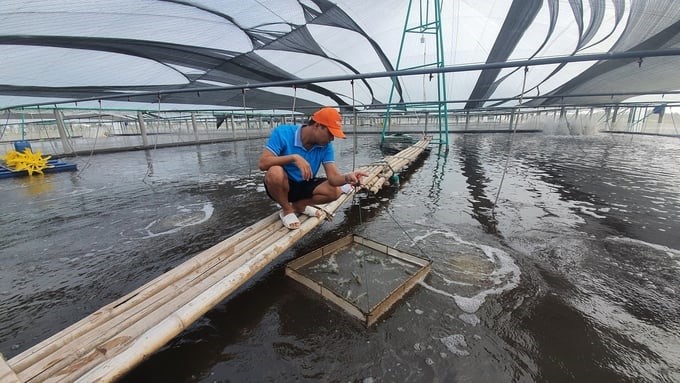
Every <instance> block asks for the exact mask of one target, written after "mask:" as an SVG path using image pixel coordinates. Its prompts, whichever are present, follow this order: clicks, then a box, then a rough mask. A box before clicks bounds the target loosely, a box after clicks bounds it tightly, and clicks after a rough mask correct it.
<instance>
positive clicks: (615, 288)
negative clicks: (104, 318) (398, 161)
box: [0, 134, 680, 382]
mask: <svg viewBox="0 0 680 383" xmlns="http://www.w3.org/2000/svg"><path fill="white" fill-rule="evenodd" d="M360 138H361V139H360V140H358V146H357V151H356V153H355V152H354V150H353V145H352V140H351V139H350V140H345V141H341V142H337V141H336V145H337V147H338V148H337V149H338V150H337V151H338V153H339V154H338V156H339V160H338V162H339V163H338V165H339V167H340V168H341V169H342V170H346V171H347V170H349V169H351V168H352V164H353V163H356V164H357V165H363V164H368V163H371V162H373V161H378V160H380V159H381V153H380V151H379V148H378V145H377V143H378V137H376V136H361V137H360ZM450 142H451V145H450V148H449V151H448V152H446V151H445V150H438V148H437V147H434V148H433V150H432V151H431V152H430V153H429V155H428V156H427V157H425V158H424V160H423V161H421V162H418V163H416V164H414V165H413V166H412V167H411V169H409V171H408V172H406V173H404V174H403V175H402V179H401V182H400V184H399V185H398V186H393V187H390V188H388V189H387V190H384V191H383V192H381V193H380V194H379V195H377V196H367V195H362V196H361V197H360V198H359V197H357V198H356V199H355V200H354V201H353V202H352V203H350V204H346V205H345V206H344V207H343V208H341V209H340V213H339V214H338V215H337V216H336V218H335V220H334V221H333V222H332V223H324V224H323V225H321V226H320V227H318V228H317V229H315V230H314V231H313V232H312V233H310V234H308V235H307V236H306V237H305V238H303V239H302V240H301V241H300V242H298V243H297V244H296V245H295V246H293V248H291V249H290V250H289V251H287V252H285V253H284V254H282V255H281V256H280V257H279V258H278V259H277V260H276V261H275V262H274V263H273V264H272V265H271V266H270V267H268V268H267V269H266V270H265V271H264V272H263V273H261V274H260V275H258V276H257V277H256V278H255V279H254V280H253V281H251V282H249V283H247V284H246V285H245V286H243V287H242V288H241V289H240V290H239V291H238V292H237V293H236V294H234V295H233V296H232V297H231V298H229V299H227V300H225V301H224V302H222V303H221V304H219V305H218V306H217V307H215V308H214V309H213V310H211V311H210V312H208V313H207V314H206V315H205V316H203V317H202V318H201V319H199V320H198V321H197V322H196V323H195V324H194V325H192V326H191V327H190V328H189V329H188V330H187V331H185V332H184V333H182V334H181V335H180V336H179V337H177V338H176V339H174V340H173V341H172V342H170V343H169V344H168V345H167V346H165V347H164V348H163V349H162V350H161V351H159V352H158V353H156V354H154V355H153V356H151V357H150V358H149V359H148V360H147V361H146V362H144V363H142V364H141V365H140V366H138V367H137V368H135V369H134V370H133V371H131V373H130V374H129V375H128V376H127V377H126V378H125V379H124V380H123V381H125V382H140V381H144V382H215V381H218V382H223V381H235V382H240V381H257V382H260V381H365V382H371V381H372V382H393V381H413V382H433V381H445V382H451V381H494V382H555V381H558V382H605V381H607V382H609V381H616V382H676V381H680V369H679V368H678V366H680V335H679V334H680V319H679V318H680V303H678V302H680V300H679V299H678V293H679V291H678V286H680V284H679V283H678V282H680V239H679V238H678V236H677V235H676V233H677V232H678V231H680V187H679V186H678V185H679V183H678V181H679V180H680V166H679V165H680V154H679V153H680V150H679V149H680V140H676V139H669V138H659V137H640V136H636V137H630V136H608V135H597V136H548V135H543V134H520V135H517V136H516V137H515V140H514V142H513V144H512V148H511V149H512V150H511V157H510V161H509V162H508V166H507V169H506V168H505V164H506V155H507V153H508V149H510V142H509V136H508V135H501V134H496V135H494V134H470V135H452V136H451V139H450ZM262 144H263V141H262V140H249V141H241V142H231V143H223V144H211V145H201V146H187V147H181V148H171V149H157V150H152V151H137V152H122V153H115V154H106V155H96V156H91V157H78V158H75V159H73V161H74V162H77V163H78V166H79V169H81V170H80V172H78V173H60V174H54V175H49V176H45V177H34V178H25V179H13V180H0V192H1V193H2V195H3V198H2V200H1V201H0V205H1V206H2V215H1V216H0V232H1V233H2V242H1V244H0V312H1V313H2V316H1V317H0V351H1V352H2V353H3V354H4V355H5V357H6V358H11V357H12V356H14V355H16V354H18V353H20V352H21V351H23V350H25V349H27V348H29V347H31V346H32V345H34V344H36V343H38V342H39V341H41V340H43V339H45V338H47V337H48V336H50V335H52V334H54V333H55V332H57V331H59V330H61V329H63V328H65V327H66V326H68V325H69V324H71V323H74V322H76V321H77V320H79V319H81V318H83V317H85V316H86V315H87V314H89V313H91V312H92V311H94V310H96V309H98V308H99V307H101V306H103V305H105V304H107V303H109V302H111V301H113V300H115V299H116V298H118V297H120V296H122V295H124V294H125V293H127V292H129V291H131V290H133V289H134V288H136V287H138V286H140V285H142V284H144V283H146V282H147V281H149V280H151V279H153V278H154V277H156V276H157V275H159V274H161V273H163V272H165V271H167V270H169V269H171V268H172V267H174V266H176V265H178V264H180V263H181V262H183V261H185V260H187V259H189V258H190V257H191V256H192V255H195V254H196V253H198V252H200V251H201V250H203V249H206V248H208V247H210V246H212V245H214V244H216V243H218V242H220V241H221V240H223V239H225V238H228V237H229V236H231V235H233V234H234V233H235V232H237V231H239V230H241V229H242V228H244V227H246V226H247V225H250V224H252V223H254V222H256V221H258V220H260V219H261V218H263V217H265V216H266V215H268V214H271V213H272V212H274V211H275V210H276V206H275V205H274V204H273V203H272V202H271V201H269V200H268V199H267V197H266V195H265V193H264V191H263V188H262V174H261V172H259V171H258V170H257V169H256V165H257V158H258V156H259V154H260V152H261V148H262ZM504 169H505V170H507V171H506V174H505V177H504V178H503V184H502V187H501V189H500V193H499V186H500V181H501V178H502V176H503V172H504ZM496 198H498V206H497V207H496V208H495V209H494V211H493V213H494V214H492V206H493V203H494V201H495V200H496ZM348 233H356V234H359V235H362V236H364V237H367V238H370V239H373V240H376V241H379V242H382V243H385V244H387V245H389V246H393V247H397V248H399V249H401V250H403V251H405V252H408V253H411V254H413V255H417V256H422V257H424V258H428V259H431V260H432V261H433V268H432V272H431V273H430V275H429V276H428V277H427V278H426V279H425V281H424V282H423V283H422V284H421V285H419V286H417V287H416V288H415V289H413V290H412V291H411V292H410V293H409V294H408V295H407V296H406V297H405V298H404V299H403V300H401V301H400V302H399V303H398V304H397V305H395V307H394V309H393V310H392V311H390V313H388V315H386V316H385V317H384V318H383V319H382V320H380V321H379V322H378V324H377V325H375V326H373V327H371V328H369V329H366V328H364V327H363V326H362V325H361V324H360V323H358V321H356V320H355V319H353V318H352V317H350V316H349V315H347V314H346V313H344V312H343V311H341V310H340V309H338V308H336V307H335V306H333V305H331V304H330V303H327V302H325V301H323V300H322V299H321V298H320V297H318V296H317V295H316V294H314V293H313V292H311V291H309V290H307V289H306V288H305V287H302V286H300V285H298V284H297V283H296V282H295V281H292V280H290V279H288V278H287V277H286V276H285V275H284V270H283V269H284V266H285V264H286V263H287V262H288V261H290V260H292V259H294V258H296V257H299V256H301V255H303V254H306V253H307V252H309V251H311V250H313V249H316V248H318V247H321V246H323V245H325V244H327V243H329V242H331V241H333V240H335V239H337V238H339V237H342V236H344V235H346V234H348ZM362 280H364V281H366V280H370V276H367V277H366V278H362ZM365 286H366V290H367V293H369V294H370V290H369V289H370V284H369V283H365Z"/></svg>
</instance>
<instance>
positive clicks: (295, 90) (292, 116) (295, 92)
mask: <svg viewBox="0 0 680 383" xmlns="http://www.w3.org/2000/svg"><path fill="white" fill-rule="evenodd" d="M295 100H297V87H296V86H295V85H293V110H291V111H290V120H291V121H292V122H293V124H295Z"/></svg>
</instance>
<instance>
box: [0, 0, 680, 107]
mask: <svg viewBox="0 0 680 383" xmlns="http://www.w3.org/2000/svg"><path fill="white" fill-rule="evenodd" d="M427 3H428V1H425V0H423V1H420V2H419V1H413V5H412V8H411V17H410V18H409V21H408V23H406V25H410V26H413V25H416V24H418V23H419V21H418V20H420V19H423V18H424V20H426V21H429V20H433V16H432V15H433V14H434V7H433V3H434V2H433V1H430V2H429V3H430V4H429V8H426V7H425V6H424V4H427ZM441 4H442V17H441V20H442V30H443V46H444V52H443V61H444V65H446V66H455V65H462V64H470V63H490V62H503V61H512V60H526V59H532V58H544V57H554V56H571V55H580V54H586V53H601V52H626V51H641V50H652V51H653V50H662V49H673V48H680V7H678V6H677V4H674V0H544V1H541V0H514V1H511V0H498V1H493V2H490V1H476V0H468V1H458V0H456V1H443V2H441ZM408 9H409V1H408V0H381V1H364V0H337V1H329V0H193V1H190V0H115V1H106V0H103V1H96V2H93V1H89V0H60V1H52V0H4V1H2V2H0V45H1V48H0V49H2V55H0V60H1V61H0V65H2V70H0V108H10V107H16V106H21V105H30V104H33V103H48V102H49V103H65V102H68V101H72V100H81V101H80V104H79V105H85V104H86V103H85V102H84V101H82V100H84V99H88V98H91V99H96V98H105V97H108V96H112V95H124V97H122V98H120V99H118V101H109V100H107V101H106V102H107V105H108V106H116V105H117V106H119V107H123V108H125V107H129V108H146V107H149V106H150V105H156V106H154V108H155V107H158V108H159V109H172V108H184V109H191V108H198V107H201V106H205V107H207V108H213V109H216V108H238V107H243V106H244V104H245V105H246V106H247V107H248V108H257V109H265V110H266V109H270V110H273V109H292V108H299V109H303V108H315V107H318V106H322V105H334V106H335V105H340V106H342V105H356V106H358V107H363V108H369V107H372V108H380V107H381V106H382V105H384V104H385V103H387V102H389V100H390V92H391V90H392V84H393V83H392V79H390V78H389V77H375V78H367V79H357V80H356V81H354V82H353V83H351V82H350V81H321V80H322V79H324V78H327V77H332V76H345V75H347V76H351V75H361V74H366V73H379V72H385V71H393V70H398V69H404V68H414V67H418V66H422V67H427V66H428V65H432V64H433V63H435V62H436V61H437V59H436V53H437V52H436V45H435V36H434V35H431V34H427V33H421V34H414V33H410V34H407V35H406V38H405V39H404V45H403V49H402V55H401V58H400V59H399V63H398V64H397V61H398V58H399V51H400V44H401V41H402V35H403V30H404V27H405V21H406V14H407V10H408ZM421 11H422V12H421ZM419 18H420V19H419ZM634 61H635V60H631V59H628V60H609V61H602V62H573V63H563V64H559V63H558V64H552V65H543V66H535V67H531V68H530V69H529V71H528V72H527V78H526V89H527V92H526V95H527V96H533V97H536V96H546V95H560V96H568V95H580V96H579V97H571V98H569V102H570V103H584V104H587V103H597V102H616V101H622V100H625V99H626V98H629V97H630V95H622V94H621V93H626V92H627V93H636V92H637V93H641V94H643V93H646V92H649V93H659V94H660V93H663V92H669V91H677V90H679V89H680V75H679V74H678V70H677V68H679V67H680V57H679V56H670V57H657V58H652V57H650V58H644V59H643V61H642V62H641V63H636V62H634ZM445 76H446V93H447V98H448V100H455V101H458V102H457V103H453V104H451V105H450V106H449V108H452V109H455V108H467V109H475V108H480V107H490V106H503V105H513V104H516V101H505V100H503V99H504V98H512V97H517V96H518V95H519V94H520V93H521V89H522V80H523V76H524V70H523V68H504V69H484V70H481V71H469V72H455V73H447V74H446V75H445ZM301 79H302V80H304V79H319V80H320V81H315V82H313V83H311V84H306V85H300V86H297V87H293V86H269V87H262V88H259V87H257V86H255V85H256V84H262V83H276V82H282V81H289V80H301ZM242 84H253V88H251V89H249V90H248V91H246V92H243V91H241V90H239V89H233V90H224V89H222V88H224V87H225V86H230V85H242ZM394 84H395V90H394V98H393V101H394V102H397V101H404V102H407V103H409V102H419V101H426V100H436V99H437V97H438V96H437V93H438V92H437V81H436V80H433V79H432V78H431V77H430V76H427V75H418V76H402V77H398V78H395V83H394ZM209 88H220V89H222V90H220V91H212V92H211V91H208V89H209ZM178 89H186V90H197V89H200V91H187V92H184V93H166V91H169V90H178ZM135 94H139V95H137V96H135ZM592 94H599V95H600V96H588V95H592ZM617 94H619V95H617ZM489 99H492V101H486V100H489ZM497 99H501V100H497ZM493 100H496V101H493ZM527 100H529V101H527V103H528V104H529V105H535V106H543V105H553V104H559V103H561V102H563V99H562V98H559V97H558V98H545V97H540V98H528V99H527ZM144 105H146V106H144Z"/></svg>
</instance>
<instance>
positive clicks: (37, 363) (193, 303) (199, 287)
mask: <svg viewBox="0 0 680 383" xmlns="http://www.w3.org/2000/svg"><path fill="white" fill-rule="evenodd" d="M429 140H430V139H429V138H425V139H423V140H421V141H419V142H418V143H416V144H415V145H414V146H412V147H410V148H408V149H405V150H404V151H402V152H399V153H398V155H397V156H393V157H390V158H387V159H386V161H385V163H384V164H374V165H369V166H365V167H362V168H361V170H363V171H365V172H366V173H368V174H369V176H368V177H367V178H366V179H365V180H364V185H363V186H365V187H366V188H368V189H369V190H373V189H374V188H375V187H376V185H382V184H384V182H385V179H386V178H389V176H387V177H385V174H387V172H388V171H398V170H400V169H401V168H402V167H404V166H406V165H408V164H409V163H411V162H412V161H413V160H415V159H416V158H417V157H418V156H419V155H420V154H421V153H422V151H423V150H424V149H425V148H426V147H427V145H428V144H429ZM386 168H389V169H387V170H386ZM390 175H391V174H390ZM379 187H380V186H378V188H379ZM352 194H353V193H349V194H343V195H342V196H341V197H340V198H338V199H337V200H336V201H333V202H331V203H328V204H326V205H325V206H323V208H324V210H325V211H327V212H329V213H331V214H332V213H333V212H335V210H337V208H338V207H339V206H340V205H342V204H343V203H344V202H345V201H347V199H349V198H350V197H351V195H352ZM300 220H301V225H300V229H298V230H288V229H286V228H284V227H283V225H282V223H281V221H280V219H279V217H278V213H274V214H272V215H270V216H269V217H266V218H265V219H263V220H261V221H259V222H257V223H255V224H253V225H252V226H250V227H248V228H246V229H244V230H242V231H241V232H239V233H237V234H236V235H234V236H232V237H230V238H228V239H226V240H224V241H222V242H220V243H218V244H217V245H215V246H213V247H211V248H209V249H207V250H205V251H203V252H201V253H199V254H198V255H196V256H194V257H193V258H191V259H190V260H188V261H186V262H185V263H183V264H181V265H179V266H178V267H176V268H174V269H173V270H171V271H169V272H167V273H165V274H163V275H161V276H159V277H157V278H155V279H153V280H152V281H151V282H149V283H147V284H146V285H144V286H142V287H140V288H138V289H136V290H134V291H133V292H131V293H129V294H127V295H125V296H123V297H122V298H120V299H118V300H116V301H115V302H112V303H110V304H108V305H106V306H104V307H102V308H101V309H99V310H97V311H96V312H94V313H93V314H91V315H89V316H88V317H86V318H84V319H82V320H81V321H79V322H77V323H75V324H73V325H71V326H69V327H68V328H66V329H65V330H63V331H61V332H59V333H57V334H55V335H53V336H51V337H50V338H48V339H46V340H44V341H42V342H40V343H39V344H38V345H36V346H33V347H32V348H30V349H28V350H26V351H24V352H23V353H21V354H19V355H17V356H16V357H14V358H12V359H10V360H9V361H7V363H6V364H5V363H0V383H6V382H7V383H10V382H11V383H16V382H108V381H112V380H115V379H117V378H120V377H122V376H123V375H124V374H125V373H127V372H128V371H129V370H130V369H132V368H133V367H134V366H135V365H137V364H138V363H140V362H141V361H142V360H144V359H145V358H146V357H148V356H149V355H151V354H152V353H154V352H155V351H157V350H158V349H159V348H161V347H162V346H163V345H164V344H165V343H167V342H168V341H170V340H171V339H172V338H174V337H175V336H177V335H178V334H179V333H181V332H182V331H183V330H184V329H186V328H187V327H188V326H189V325H191V323H193V322H194V321H195V320H197V319H198V318H200V317H201V316H202V315H203V314H205V313H206V312H207V311H208V310H210V309H211V308H212V307H214V306H215V305H217V304H218V303H219V302H221V301H222V300H224V299H225V298H226V297H228V296H229V295H230V294H232V293H233V292H234V291H235V290H236V289H237V288H238V287H240V286H241V285H242V284H243V283H244V282H245V281H247V280H248V279H250V278H251V277H252V276H253V275H255V274H256V273H257V272H259V271H260V270H262V269H263V268H264V267H266V266H267V265H268V264H269V263H270V262H271V261H273V260H274V259H275V258H276V257H277V256H278V255H280V254H281V253H283V252H284V251H285V250H286V249H288V248H289V247H290V246H291V245H292V244H293V243H295V242H296V241H297V240H299V239H300V238H302V237H303V236H304V235H306V234H307V233H308V232H310V231H311V230H313V229H314V228H315V227H316V226H318V225H319V224H320V223H321V222H322V220H323V217H321V218H316V217H305V216H303V217H301V218H300ZM3 368H4V369H3Z"/></svg>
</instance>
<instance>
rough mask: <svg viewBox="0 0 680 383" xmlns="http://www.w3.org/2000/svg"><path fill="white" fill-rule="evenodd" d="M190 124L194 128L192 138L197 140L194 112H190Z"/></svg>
mask: <svg viewBox="0 0 680 383" xmlns="http://www.w3.org/2000/svg"><path fill="white" fill-rule="evenodd" d="M191 126H192V127H193V128H194V140H196V142H198V126H197V125H196V113H194V112H191Z"/></svg>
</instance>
